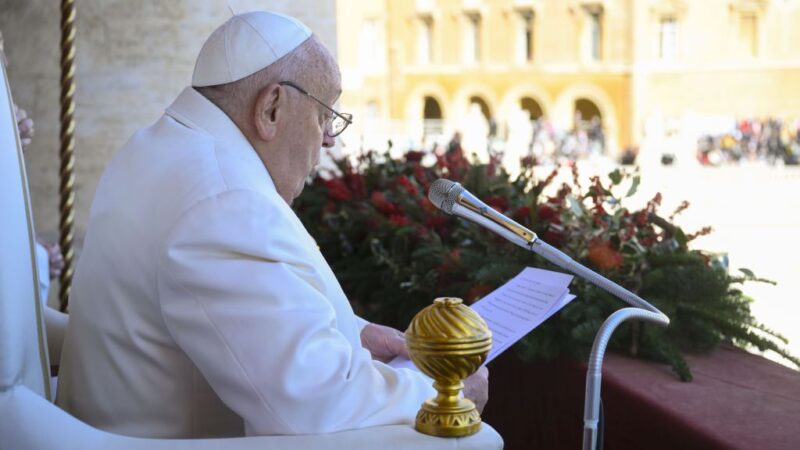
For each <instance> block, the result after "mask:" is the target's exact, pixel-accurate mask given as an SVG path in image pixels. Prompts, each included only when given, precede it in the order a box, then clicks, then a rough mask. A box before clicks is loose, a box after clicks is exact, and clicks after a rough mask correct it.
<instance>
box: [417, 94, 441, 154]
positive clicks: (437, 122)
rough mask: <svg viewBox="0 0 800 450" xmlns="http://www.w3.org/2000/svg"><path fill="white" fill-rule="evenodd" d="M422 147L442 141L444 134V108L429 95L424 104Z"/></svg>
mask: <svg viewBox="0 0 800 450" xmlns="http://www.w3.org/2000/svg"><path fill="white" fill-rule="evenodd" d="M422 105H423V106H422V145H423V146H428V145H430V142H436V141H438V140H441V139H442V135H443V134H444V115H443V114H442V106H441V105H440V104H439V101H438V100H436V99H435V98H433V97H431V96H429V95H427V96H425V98H424V100H423V104H422Z"/></svg>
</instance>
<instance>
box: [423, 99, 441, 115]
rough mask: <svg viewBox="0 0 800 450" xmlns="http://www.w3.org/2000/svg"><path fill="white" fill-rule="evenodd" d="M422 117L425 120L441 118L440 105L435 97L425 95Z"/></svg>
mask: <svg viewBox="0 0 800 450" xmlns="http://www.w3.org/2000/svg"><path fill="white" fill-rule="evenodd" d="M422 117H423V118H424V119H425V120H434V119H435V120H442V118H443V117H442V107H441V105H439V102H437V101H436V99H435V98H433V97H430V96H426V97H425V102H424V106H423V110H422Z"/></svg>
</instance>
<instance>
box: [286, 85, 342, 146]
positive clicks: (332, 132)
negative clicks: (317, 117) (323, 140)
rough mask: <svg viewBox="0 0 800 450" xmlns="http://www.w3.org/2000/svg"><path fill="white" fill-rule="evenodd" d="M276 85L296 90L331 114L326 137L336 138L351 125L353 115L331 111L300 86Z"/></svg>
mask: <svg viewBox="0 0 800 450" xmlns="http://www.w3.org/2000/svg"><path fill="white" fill-rule="evenodd" d="M278 84H279V85H281V86H291V87H293V88H295V89H297V90H298V91H300V92H301V93H303V94H305V95H307V96H308V97H310V98H311V99H313V100H314V101H315V102H317V103H319V104H320V105H322V107H323V108H325V109H327V110H328V111H330V112H332V113H333V115H332V116H331V117H330V119H328V121H327V122H326V123H325V134H327V135H328V137H336V136H338V135H340V134H342V131H344V129H345V128H347V126H348V125H350V124H351V123H353V115H352V114H347V113H340V112H338V111H336V110H335V109H333V108H331V107H330V106H328V105H326V104H325V103H324V102H323V101H322V100H320V99H318V98H317V97H314V96H313V95H311V94H309V93H308V92H306V90H305V89H303V88H301V87H300V86H298V85H296V84H294V83H292V82H291V81H281V82H280V83H278Z"/></svg>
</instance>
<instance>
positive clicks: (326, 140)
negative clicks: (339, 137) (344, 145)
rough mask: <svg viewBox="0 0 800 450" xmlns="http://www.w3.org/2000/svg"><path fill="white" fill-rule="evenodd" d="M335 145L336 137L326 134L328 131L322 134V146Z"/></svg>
mask: <svg viewBox="0 0 800 450" xmlns="http://www.w3.org/2000/svg"><path fill="white" fill-rule="evenodd" d="M334 145H336V138H335V137H330V136H328V133H323V134H322V146H323V147H324V148H331V147H333V146H334Z"/></svg>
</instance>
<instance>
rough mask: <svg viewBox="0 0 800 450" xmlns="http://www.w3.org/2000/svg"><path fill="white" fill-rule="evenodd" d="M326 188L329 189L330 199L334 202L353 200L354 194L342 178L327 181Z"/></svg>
mask: <svg viewBox="0 0 800 450" xmlns="http://www.w3.org/2000/svg"><path fill="white" fill-rule="evenodd" d="M325 187H327V188H328V197H330V198H332V199H334V200H339V201H347V200H350V199H352V198H353V193H352V192H350V189H348V188H347V185H345V184H344V182H343V181H342V180H341V179H340V178H331V179H330V180H325Z"/></svg>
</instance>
